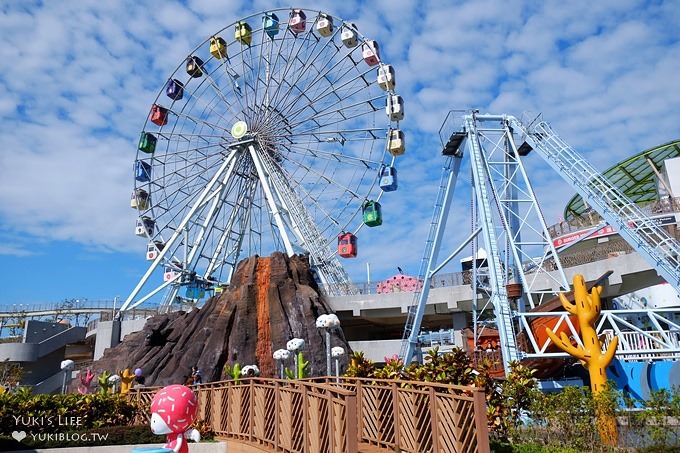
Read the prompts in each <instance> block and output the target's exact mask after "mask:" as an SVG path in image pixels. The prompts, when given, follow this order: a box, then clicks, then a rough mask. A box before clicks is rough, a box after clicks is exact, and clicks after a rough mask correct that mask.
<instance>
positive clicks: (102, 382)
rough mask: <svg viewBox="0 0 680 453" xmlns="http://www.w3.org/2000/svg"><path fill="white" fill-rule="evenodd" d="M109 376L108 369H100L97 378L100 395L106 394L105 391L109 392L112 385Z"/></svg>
mask: <svg viewBox="0 0 680 453" xmlns="http://www.w3.org/2000/svg"><path fill="white" fill-rule="evenodd" d="M110 377H111V373H109V372H108V371H102V372H101V374H100V375H99V377H98V378H97V382H98V383H99V393H100V394H101V395H106V394H107V393H109V391H110V389H111V387H112V385H113V384H111V383H110V382H109V378H110Z"/></svg>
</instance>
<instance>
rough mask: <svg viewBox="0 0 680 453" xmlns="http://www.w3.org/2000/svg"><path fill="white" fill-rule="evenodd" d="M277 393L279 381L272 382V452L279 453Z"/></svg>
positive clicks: (279, 427) (279, 423) (278, 406)
mask: <svg viewBox="0 0 680 453" xmlns="http://www.w3.org/2000/svg"><path fill="white" fill-rule="evenodd" d="M279 391H280V388H279V381H274V450H276V451H279V431H280V430H281V426H280V425H281V417H280V416H279V411H280V410H281V409H280V404H279Z"/></svg>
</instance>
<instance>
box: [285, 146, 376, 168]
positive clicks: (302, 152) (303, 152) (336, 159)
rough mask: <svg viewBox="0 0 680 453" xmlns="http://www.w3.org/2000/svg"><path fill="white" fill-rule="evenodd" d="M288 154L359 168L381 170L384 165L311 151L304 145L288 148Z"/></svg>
mask: <svg viewBox="0 0 680 453" xmlns="http://www.w3.org/2000/svg"><path fill="white" fill-rule="evenodd" d="M286 148H287V150H288V152H290V153H291V154H297V155H299V156H301V157H307V158H313V159H322V160H327V161H329V162H333V163H343V164H346V165H350V166H355V167H359V168H371V169H373V168H380V166H381V165H383V161H378V160H375V159H366V158H363V157H356V156H352V155H349V154H345V153H340V152H333V151H322V150H320V149H311V148H310V147H308V146H303V144H294V145H289V146H287V147H286Z"/></svg>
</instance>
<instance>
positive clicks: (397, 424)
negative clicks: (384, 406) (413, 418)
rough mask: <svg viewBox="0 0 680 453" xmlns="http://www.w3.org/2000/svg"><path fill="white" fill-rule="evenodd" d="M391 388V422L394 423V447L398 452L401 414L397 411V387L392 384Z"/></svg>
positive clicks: (395, 384) (394, 383)
mask: <svg viewBox="0 0 680 453" xmlns="http://www.w3.org/2000/svg"><path fill="white" fill-rule="evenodd" d="M391 387H392V392H391V395H392V417H393V418H392V420H393V421H394V447H395V450H399V447H400V446H401V413H400V411H399V387H397V383H396V382H393V383H392V384H391Z"/></svg>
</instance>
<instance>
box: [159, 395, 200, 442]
mask: <svg viewBox="0 0 680 453" xmlns="http://www.w3.org/2000/svg"><path fill="white" fill-rule="evenodd" d="M197 409H198V401H197V400H196V395H194V392H192V391H191V389H190V388H189V387H186V386H184V385H169V386H167V387H163V388H162V389H160V390H159V391H158V393H156V396H154V397H153V401H152V402H151V431H152V432H153V433H154V434H159V435H160V434H165V435H166V436H167V439H166V440H167V442H166V444H165V445H164V447H165V448H167V449H170V450H171V451H173V452H175V453H188V451H189V447H188V446H187V439H191V440H193V441H194V442H199V441H200V440H201V435H200V434H199V432H198V431H197V430H195V429H193V428H191V429H189V426H191V424H192V423H193V422H194V419H195V418H196V410H197Z"/></svg>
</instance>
